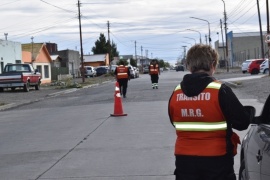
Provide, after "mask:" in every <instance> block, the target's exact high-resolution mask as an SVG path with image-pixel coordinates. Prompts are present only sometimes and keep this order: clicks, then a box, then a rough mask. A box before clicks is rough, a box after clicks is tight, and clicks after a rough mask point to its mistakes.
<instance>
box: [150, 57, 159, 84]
mask: <svg viewBox="0 0 270 180" xmlns="http://www.w3.org/2000/svg"><path fill="white" fill-rule="evenodd" d="M149 75H150V76H151V82H152V88H153V89H158V79H159V75H160V70H159V66H158V63H157V60H152V62H151V64H150V66H149Z"/></svg>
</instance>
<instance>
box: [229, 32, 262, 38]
mask: <svg viewBox="0 0 270 180" xmlns="http://www.w3.org/2000/svg"><path fill="white" fill-rule="evenodd" d="M262 34H263V35H265V34H266V32H262ZM250 36H260V32H243V33H233V37H250Z"/></svg>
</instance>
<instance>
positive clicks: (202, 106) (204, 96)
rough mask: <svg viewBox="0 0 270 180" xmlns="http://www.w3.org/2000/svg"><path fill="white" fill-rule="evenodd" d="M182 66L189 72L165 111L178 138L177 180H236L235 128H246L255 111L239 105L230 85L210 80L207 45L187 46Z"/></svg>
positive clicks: (213, 57)
mask: <svg viewBox="0 0 270 180" xmlns="http://www.w3.org/2000/svg"><path fill="white" fill-rule="evenodd" d="M186 63H187V68H188V70H189V71H190V72H191V74H187V75H185V76H184V78H183V80H182V81H181V82H180V84H179V85H178V86H177V87H176V88H175V90H174V91H173V93H172V95H171V98H170V100H169V107H168V113H169V117H170V121H171V123H172V125H173V126H174V127H175V129H176V134H177V139H176V143H175V166H176V169H175V172H174V174H175V177H176V180H236V176H235V173H234V168H233V165H234V156H235V155H236V153H237V152H236V151H237V144H239V143H240V139H239V137H238V135H237V134H236V133H234V132H233V129H237V130H239V131H242V130H245V129H247V128H248V126H249V122H250V120H251V118H252V112H253V110H254V111H255V109H254V107H251V106H243V105H242V104H241V103H240V101H239V100H238V98H237V97H236V95H235V94H234V93H233V91H232V90H231V88H230V87H228V86H227V85H225V84H222V83H221V82H219V81H217V80H216V79H215V78H214V77H213V74H214V72H215V70H216V66H217V64H218V54H217V52H216V51H215V50H214V49H212V47H211V46H209V45H202V44H198V45H195V46H193V47H191V48H190V50H189V51H188V53H187V59H186ZM253 113H254V112H253Z"/></svg>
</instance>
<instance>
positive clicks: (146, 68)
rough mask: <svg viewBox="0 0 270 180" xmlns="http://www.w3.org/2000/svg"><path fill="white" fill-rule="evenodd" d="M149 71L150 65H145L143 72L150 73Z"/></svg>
mask: <svg viewBox="0 0 270 180" xmlns="http://www.w3.org/2000/svg"><path fill="white" fill-rule="evenodd" d="M148 73H149V65H144V66H143V74H148Z"/></svg>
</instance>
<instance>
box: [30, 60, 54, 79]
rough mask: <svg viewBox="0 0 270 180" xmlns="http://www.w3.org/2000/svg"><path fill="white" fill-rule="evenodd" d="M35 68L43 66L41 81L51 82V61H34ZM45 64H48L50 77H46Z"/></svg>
mask: <svg viewBox="0 0 270 180" xmlns="http://www.w3.org/2000/svg"><path fill="white" fill-rule="evenodd" d="M33 66H34V69H37V66H41V68H42V72H41V77H42V78H41V83H49V82H51V79H52V77H51V73H52V72H51V64H50V63H33ZM45 66H48V75H49V77H48V78H45V68H44V67H45Z"/></svg>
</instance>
